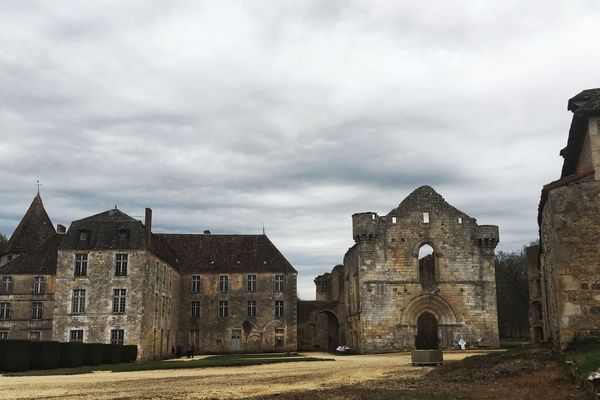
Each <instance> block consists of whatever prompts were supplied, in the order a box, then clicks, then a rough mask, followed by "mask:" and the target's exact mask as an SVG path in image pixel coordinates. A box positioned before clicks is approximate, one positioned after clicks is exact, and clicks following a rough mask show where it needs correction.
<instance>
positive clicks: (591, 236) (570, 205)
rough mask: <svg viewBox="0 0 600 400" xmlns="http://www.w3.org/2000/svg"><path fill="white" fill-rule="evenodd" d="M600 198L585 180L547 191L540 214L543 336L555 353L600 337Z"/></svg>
mask: <svg viewBox="0 0 600 400" xmlns="http://www.w3.org/2000/svg"><path fill="white" fill-rule="evenodd" d="M599 197H600V182H598V181H595V180H593V178H592V177H589V178H587V179H585V180H583V181H579V182H575V183H572V184H568V185H564V186H561V187H557V188H555V189H553V190H551V191H549V193H548V198H547V201H546V203H545V205H544V208H543V210H542V218H541V227H540V233H541V238H540V239H541V243H542V246H541V254H540V263H541V266H542V270H541V272H542V275H541V277H542V280H543V288H544V290H545V294H546V295H545V296H544V297H543V301H542V302H543V306H544V307H543V308H544V309H543V312H544V314H545V315H547V318H546V319H547V321H546V324H545V326H544V328H545V332H544V333H545V335H546V336H547V337H549V338H550V339H551V340H552V342H553V343H554V345H555V346H556V347H564V346H566V345H568V343H570V342H572V341H573V340H575V339H577V338H585V337H588V336H590V335H595V336H598V335H600V278H599V277H598V259H599V257H600V247H599V246H598V241H599V240H600V234H599V231H598V226H600V201H599V200H598V199H599Z"/></svg>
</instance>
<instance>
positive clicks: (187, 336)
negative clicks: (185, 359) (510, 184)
mask: <svg viewBox="0 0 600 400" xmlns="http://www.w3.org/2000/svg"><path fill="white" fill-rule="evenodd" d="M249 274H251V275H256V277H257V279H256V290H255V291H248V287H247V279H248V278H247V277H248V275H249ZM194 275H197V276H199V277H200V282H201V285H200V291H199V292H197V293H194V292H192V290H191V287H192V276H194ZM221 275H223V276H227V277H228V282H229V289H228V290H227V291H226V292H222V291H220V290H219V277H220V276H221ZM275 275H284V286H283V291H276V290H275ZM181 288H182V291H181V302H180V309H179V312H180V320H181V321H180V327H181V328H180V333H179V342H180V343H183V344H186V346H187V344H192V345H193V346H194V351H195V352H200V353H229V352H238V351H239V352H248V353H252V352H263V351H295V350H296V349H297V318H298V316H297V297H296V274H295V273H294V274H291V273H287V274H283V273H271V272H260V273H254V272H251V268H250V269H249V271H248V272H245V273H223V274H218V273H203V274H202V273H198V274H185V275H183V276H182V284H181ZM192 301H198V302H199V306H200V311H199V315H198V316H197V317H194V316H192V312H191V307H192ZM220 301H227V305H228V310H227V311H228V312H227V314H228V315H227V316H226V317H224V316H220V314H219V303H220ZM248 301H256V315H255V316H249V315H248ZM276 301H283V306H284V308H283V315H282V316H280V317H278V316H276V315H275V302H276ZM276 330H277V332H276ZM281 330H283V331H281ZM196 332H197V334H196ZM281 332H283V343H282V346H279V347H277V346H276V339H275V336H276V333H277V334H279V333H281ZM237 336H239V347H238V344H236V343H234V341H235V340H236V339H234V337H237Z"/></svg>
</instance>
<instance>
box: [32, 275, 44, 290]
mask: <svg viewBox="0 0 600 400" xmlns="http://www.w3.org/2000/svg"><path fill="white" fill-rule="evenodd" d="M42 293H44V277H43V276H34V277H33V294H42Z"/></svg>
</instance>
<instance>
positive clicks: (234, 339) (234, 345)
mask: <svg viewBox="0 0 600 400" xmlns="http://www.w3.org/2000/svg"><path fill="white" fill-rule="evenodd" d="M240 350H242V330H241V329H232V330H231V351H232V352H234V353H237V352H239V351H240Z"/></svg>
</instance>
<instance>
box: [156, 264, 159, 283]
mask: <svg viewBox="0 0 600 400" xmlns="http://www.w3.org/2000/svg"><path fill="white" fill-rule="evenodd" d="M159 264H160V263H159V262H158V261H157V262H156V286H158V268H159Z"/></svg>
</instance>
